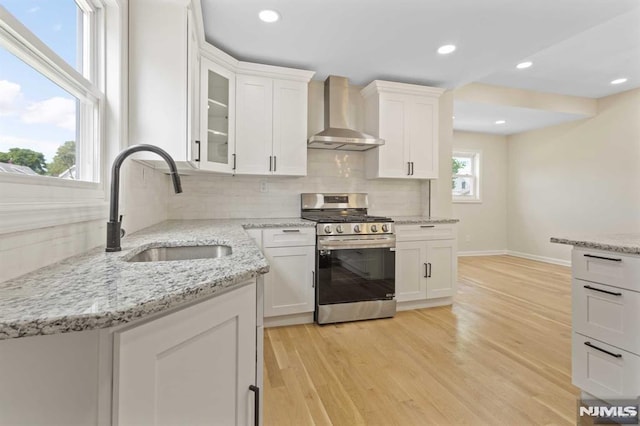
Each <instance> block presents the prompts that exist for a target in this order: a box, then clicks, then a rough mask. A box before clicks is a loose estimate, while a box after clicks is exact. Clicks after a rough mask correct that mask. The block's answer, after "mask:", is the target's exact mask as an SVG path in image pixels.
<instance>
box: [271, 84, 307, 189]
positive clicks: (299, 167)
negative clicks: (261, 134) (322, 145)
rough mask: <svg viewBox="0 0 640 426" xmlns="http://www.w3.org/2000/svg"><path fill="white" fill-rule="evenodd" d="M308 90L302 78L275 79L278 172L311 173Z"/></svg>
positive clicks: (275, 155) (276, 159)
mask: <svg viewBox="0 0 640 426" xmlns="http://www.w3.org/2000/svg"><path fill="white" fill-rule="evenodd" d="M307 92H308V85H307V83H304V82H299V81H287V80H274V81H273V156H274V169H275V170H274V173H275V174H277V175H287V176H306V174H307Z"/></svg>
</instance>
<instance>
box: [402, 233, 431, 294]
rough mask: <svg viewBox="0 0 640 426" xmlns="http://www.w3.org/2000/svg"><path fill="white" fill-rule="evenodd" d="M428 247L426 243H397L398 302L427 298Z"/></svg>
mask: <svg viewBox="0 0 640 426" xmlns="http://www.w3.org/2000/svg"><path fill="white" fill-rule="evenodd" d="M426 259H427V245H426V242H424V241H408V242H398V243H396V300H397V301H398V302H406V301H409V300H423V299H425V298H426V297H427V278H426V275H427V265H426V263H425V262H426V261H427V260H426Z"/></svg>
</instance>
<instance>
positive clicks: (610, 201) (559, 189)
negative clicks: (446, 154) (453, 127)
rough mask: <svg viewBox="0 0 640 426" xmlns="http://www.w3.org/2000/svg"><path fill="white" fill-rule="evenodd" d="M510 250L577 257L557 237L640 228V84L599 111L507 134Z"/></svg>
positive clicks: (607, 101)
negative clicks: (554, 239) (555, 240)
mask: <svg viewBox="0 0 640 426" xmlns="http://www.w3.org/2000/svg"><path fill="white" fill-rule="evenodd" d="M508 176H509V179H508V182H509V184H508V189H507V200H508V203H507V205H508V207H507V210H508V228H507V233H508V247H509V250H511V251H514V252H517V253H524V254H527V255H533V256H539V257H542V258H547V259H560V260H565V261H568V260H569V259H570V247H568V246H563V245H558V244H551V243H549V238H550V237H552V236H565V235H576V234H578V235H579V234H591V235H593V234H603V233H628V232H638V231H640V89H636V90H632V91H628V92H624V93H621V94H618V95H614V96H610V97H606V98H602V99H599V100H598V115H597V116H595V117H593V118H590V119H586V120H582V121H578V122H573V123H568V124H563V125H558V126H554V127H550V128H547V129H542V130H537V131H532V132H528V133H523V134H519V135H514V136H510V137H509V138H508Z"/></svg>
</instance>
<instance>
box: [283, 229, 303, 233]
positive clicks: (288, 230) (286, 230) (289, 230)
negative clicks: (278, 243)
mask: <svg viewBox="0 0 640 426" xmlns="http://www.w3.org/2000/svg"><path fill="white" fill-rule="evenodd" d="M282 232H287V233H290V232H300V230H299V229H283V230H282Z"/></svg>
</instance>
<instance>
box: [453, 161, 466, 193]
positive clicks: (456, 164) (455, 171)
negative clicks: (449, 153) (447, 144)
mask: <svg viewBox="0 0 640 426" xmlns="http://www.w3.org/2000/svg"><path fill="white" fill-rule="evenodd" d="M463 167H464V161H460V160H458V159H457V158H453V160H452V162H451V171H452V172H453V176H455V175H456V174H458V171H459V170H460V169H461V168H463ZM455 187H456V182H455V178H454V179H452V180H451V188H455Z"/></svg>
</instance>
